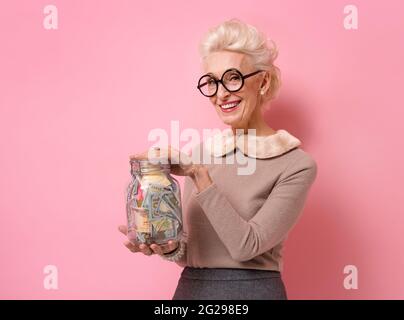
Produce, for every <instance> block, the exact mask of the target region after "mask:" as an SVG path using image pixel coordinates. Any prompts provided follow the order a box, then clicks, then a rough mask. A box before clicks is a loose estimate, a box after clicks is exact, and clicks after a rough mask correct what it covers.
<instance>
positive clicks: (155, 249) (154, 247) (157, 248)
mask: <svg viewBox="0 0 404 320" xmlns="http://www.w3.org/2000/svg"><path fill="white" fill-rule="evenodd" d="M150 249H152V250H153V252H154V253H156V254H160V255H161V254H164V252H163V249H162V248H161V247H160V246H159V245H157V244H155V243H153V244H151V245H150Z"/></svg>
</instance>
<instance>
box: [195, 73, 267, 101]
mask: <svg viewBox="0 0 404 320" xmlns="http://www.w3.org/2000/svg"><path fill="white" fill-rule="evenodd" d="M262 71H265V70H258V71H254V72H252V73H249V74H246V75H243V74H242V73H241V72H240V71H238V70H237V69H235V68H231V69H228V70H226V71H225V72H224V73H223V75H222V78H221V79H220V80H218V79H216V78H215V77H214V76H213V75H212V74H209V73H208V74H205V75H203V76H202V77H200V78H199V81H198V86H197V88H198V89H199V91H200V92H201V93H202V94H203V95H204V96H205V97H213V96H214V95H215V94H216V93H217V90H218V88H219V82H220V83H221V84H222V86H223V87H224V88H225V89H226V90H227V91H229V92H236V91H239V90H240V89H241V88H242V87H243V86H244V79H247V78H248V77H251V76H253V75H256V74H257V73H259V72H262Z"/></svg>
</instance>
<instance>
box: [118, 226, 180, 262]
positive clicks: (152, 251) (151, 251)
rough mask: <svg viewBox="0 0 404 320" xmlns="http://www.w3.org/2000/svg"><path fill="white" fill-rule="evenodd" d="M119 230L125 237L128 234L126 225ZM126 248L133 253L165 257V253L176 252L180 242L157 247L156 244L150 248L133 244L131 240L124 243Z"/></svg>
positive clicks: (169, 242) (171, 242)
mask: <svg viewBox="0 0 404 320" xmlns="http://www.w3.org/2000/svg"><path fill="white" fill-rule="evenodd" d="M118 230H119V231H120V232H122V233H123V234H124V235H125V236H127V234H128V228H127V227H126V226H125V225H121V226H119V227H118ZM124 245H125V247H127V248H128V249H129V250H130V251H132V252H142V253H143V254H145V255H147V256H151V255H152V254H158V255H163V254H165V253H168V252H171V251H174V250H175V249H177V247H178V241H172V240H170V241H168V244H166V245H157V244H155V243H153V244H151V245H150V246H148V245H146V244H144V243H142V244H140V245H138V244H133V243H132V242H130V241H129V240H126V241H125V242H124Z"/></svg>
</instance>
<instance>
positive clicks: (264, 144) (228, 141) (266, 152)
mask: <svg viewBox="0 0 404 320" xmlns="http://www.w3.org/2000/svg"><path fill="white" fill-rule="evenodd" d="M234 138H235V137H234V134H233V131H232V129H231V128H227V129H225V130H223V131H222V132H221V133H217V134H215V135H213V136H211V137H209V138H207V139H206V141H205V148H206V149H207V150H208V152H209V153H210V154H211V155H212V156H214V157H222V156H224V155H226V154H228V153H229V152H233V151H234V149H235V148H238V149H239V150H240V151H241V152H242V153H243V154H244V155H247V156H249V157H253V158H258V159H266V158H271V157H275V156H279V155H281V154H283V153H285V152H287V151H289V150H291V149H293V148H295V147H297V146H300V145H301V141H300V140H299V139H298V138H296V137H294V136H293V135H291V134H290V133H289V132H287V131H286V130H283V129H279V130H276V133H274V134H272V135H269V136H255V135H251V134H244V133H243V132H240V133H238V132H237V133H236V139H234ZM250 142H252V143H251V144H250ZM249 144H250V145H251V147H250V148H248V145H249Z"/></svg>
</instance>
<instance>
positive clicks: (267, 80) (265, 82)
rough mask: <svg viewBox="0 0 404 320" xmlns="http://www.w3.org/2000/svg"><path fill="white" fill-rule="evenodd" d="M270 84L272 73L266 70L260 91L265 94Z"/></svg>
mask: <svg viewBox="0 0 404 320" xmlns="http://www.w3.org/2000/svg"><path fill="white" fill-rule="evenodd" d="M270 86H271V75H270V73H269V71H266V72H265V75H264V78H263V79H262V81H261V88H260V92H262V94H265V93H266V92H267V91H268V90H269V88H270Z"/></svg>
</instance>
